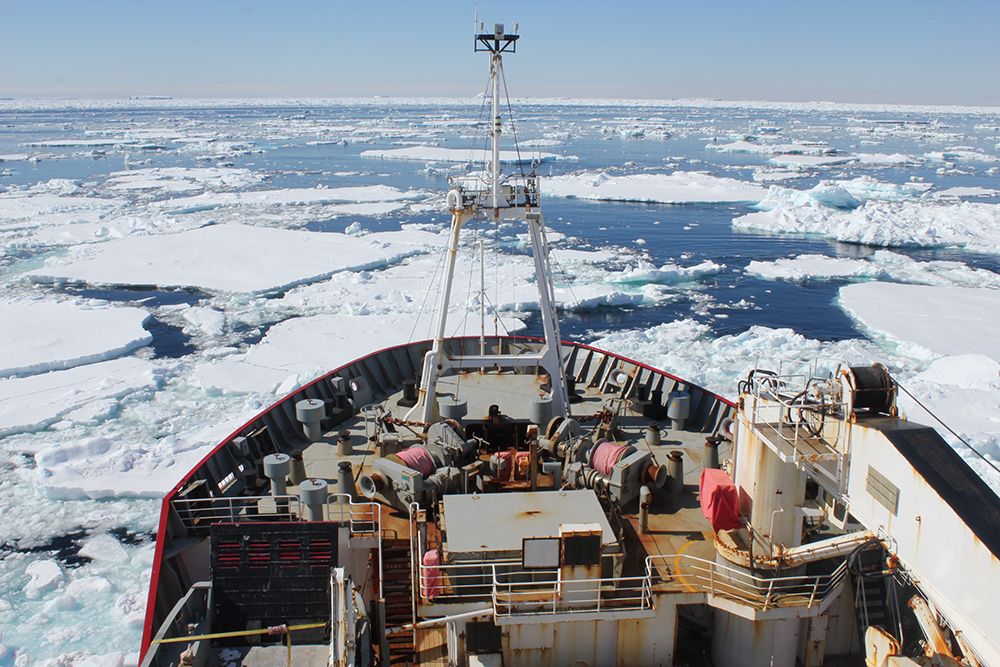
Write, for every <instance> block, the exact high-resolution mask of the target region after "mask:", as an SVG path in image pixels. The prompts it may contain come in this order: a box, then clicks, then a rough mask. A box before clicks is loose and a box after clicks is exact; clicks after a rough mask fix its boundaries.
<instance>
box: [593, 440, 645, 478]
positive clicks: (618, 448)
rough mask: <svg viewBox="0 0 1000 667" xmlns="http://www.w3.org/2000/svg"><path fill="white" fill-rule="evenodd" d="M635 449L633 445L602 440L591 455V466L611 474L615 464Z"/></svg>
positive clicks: (604, 473)
mask: <svg viewBox="0 0 1000 667" xmlns="http://www.w3.org/2000/svg"><path fill="white" fill-rule="evenodd" d="M634 451H635V447H633V446H632V445H623V444H621V443H618V442H610V441H608V440H602V441H601V442H599V443H597V445H596V446H595V447H594V450H593V452H592V453H591V455H590V467H591V468H593V469H594V470H596V471H597V472H599V473H601V474H602V475H610V474H611V471H612V470H614V467H615V464H616V463H618V462H619V461H621V460H622V459H623V458H625V457H626V456H628V455H629V454H631V453H632V452H634Z"/></svg>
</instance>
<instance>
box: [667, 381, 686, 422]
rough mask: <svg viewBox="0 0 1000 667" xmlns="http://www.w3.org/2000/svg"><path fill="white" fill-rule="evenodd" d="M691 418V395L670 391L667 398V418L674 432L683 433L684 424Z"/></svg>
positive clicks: (684, 392)
mask: <svg viewBox="0 0 1000 667" xmlns="http://www.w3.org/2000/svg"><path fill="white" fill-rule="evenodd" d="M690 416H691V394H689V393H687V392H686V391H679V390H678V391H672V392H670V395H669V396H667V417H669V418H670V426H671V428H673V429H674V430H675V431H683V430H684V423H685V422H686V421H687V418H688V417H690Z"/></svg>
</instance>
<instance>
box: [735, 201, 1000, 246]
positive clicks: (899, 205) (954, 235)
mask: <svg viewBox="0 0 1000 667" xmlns="http://www.w3.org/2000/svg"><path fill="white" fill-rule="evenodd" d="M733 227H734V228H736V229H738V230H742V231H753V232H764V233H768V234H814V235H817V236H825V237H827V238H832V239H836V240H838V241H842V242H845V243H860V244H865V245H874V246H885V247H894V246H895V247H907V246H910V247H960V248H967V249H969V250H976V251H980V252H988V253H1000V204H985V203H972V202H960V203H950V202H928V201H902V202H893V201H869V202H866V203H865V204H863V205H862V206H859V207H858V208H856V209H854V210H853V211H844V210H840V209H835V208H831V207H826V206H794V205H792V206H789V205H779V206H776V207H775V208H773V209H771V210H768V211H759V212H755V213H748V214H746V215H742V216H738V217H736V218H734V219H733Z"/></svg>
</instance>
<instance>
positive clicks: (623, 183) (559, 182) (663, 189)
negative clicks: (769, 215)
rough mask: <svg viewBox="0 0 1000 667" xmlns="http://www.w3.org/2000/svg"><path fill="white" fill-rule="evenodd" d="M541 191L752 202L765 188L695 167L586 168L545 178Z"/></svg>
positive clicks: (637, 198)
mask: <svg viewBox="0 0 1000 667" xmlns="http://www.w3.org/2000/svg"><path fill="white" fill-rule="evenodd" d="M542 192H543V193H544V194H547V195H555V196H557V197H577V198H579V199H602V200H610V201H638V202H659V203H664V204H687V203H698V202H756V201H759V200H760V199H762V198H763V197H764V196H765V195H766V194H767V189H765V188H762V187H760V186H758V185H754V184H752V183H747V182H745V181H739V180H736V179H733V178H725V177H722V176H713V175H711V174H707V173H702V172H697V171H675V172H672V173H669V174H628V175H621V176H616V175H610V174H608V173H606V172H594V171H587V172H583V173H580V174H574V175H566V176H553V177H552V178H548V179H546V180H545V181H544V182H543V184H542Z"/></svg>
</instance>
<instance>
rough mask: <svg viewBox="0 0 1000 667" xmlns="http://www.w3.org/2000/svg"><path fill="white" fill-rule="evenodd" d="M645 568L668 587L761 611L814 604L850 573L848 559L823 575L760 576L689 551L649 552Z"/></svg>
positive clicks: (836, 589)
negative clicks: (664, 553) (663, 553)
mask: <svg viewBox="0 0 1000 667" xmlns="http://www.w3.org/2000/svg"><path fill="white" fill-rule="evenodd" d="M646 568H647V571H649V572H650V574H651V576H652V577H653V578H654V582H653V583H654V585H657V584H663V585H665V586H666V587H667V588H668V590H680V591H686V592H690V593H706V594H708V595H709V596H712V597H718V598H723V599H726V600H730V601H732V602H737V603H740V604H743V605H747V606H749V607H753V608H754V609H757V610H759V611H765V610H767V609H771V608H774V607H806V608H809V607H813V606H816V605H818V604H820V603H821V602H823V600H825V599H826V598H827V597H828V596H830V595H835V594H836V593H838V592H839V590H840V586H841V584H843V582H844V578H845V576H846V574H847V561H846V560H845V561H843V562H841V563H840V565H838V566H837V567H836V568H835V569H834V570H833V572H830V573H829V574H820V575H795V576H789V577H760V576H754V575H751V574H749V573H747V572H744V571H742V570H738V569H736V568H732V567H728V566H726V565H720V564H719V563H716V562H714V561H710V560H705V559H704V558H698V557H696V556H689V555H687V554H681V555H675V556H649V557H648V558H647V559H646Z"/></svg>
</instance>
